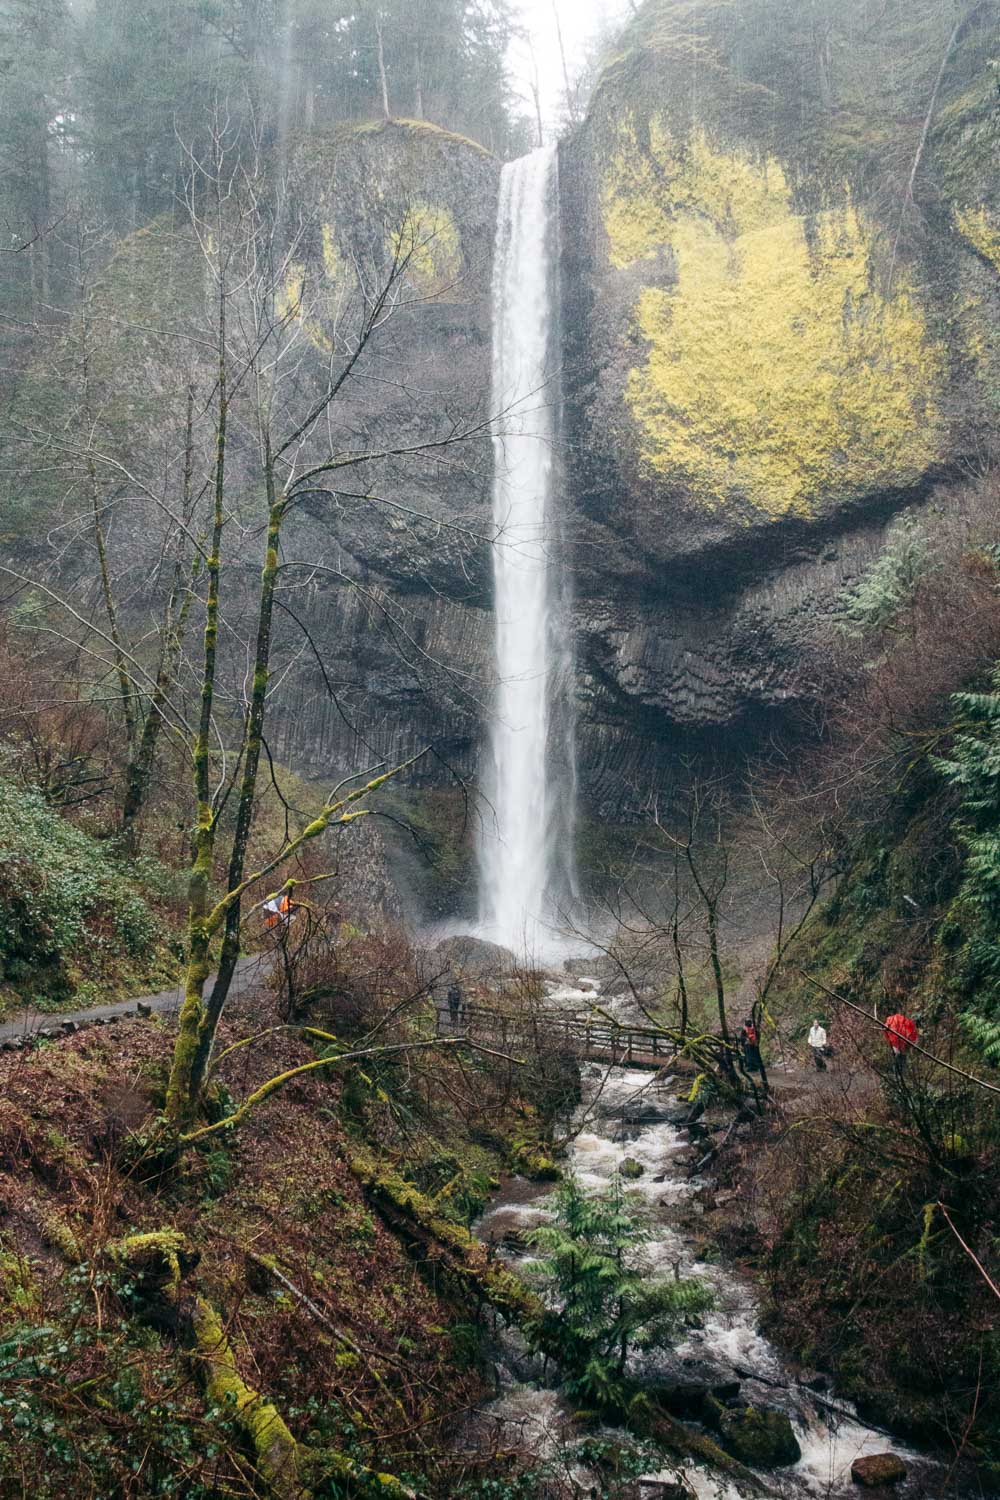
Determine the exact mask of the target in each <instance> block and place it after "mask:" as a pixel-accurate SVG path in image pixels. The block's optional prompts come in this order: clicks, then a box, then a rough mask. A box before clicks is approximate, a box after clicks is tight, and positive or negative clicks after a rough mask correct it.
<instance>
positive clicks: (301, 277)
mask: <svg viewBox="0 0 1000 1500" xmlns="http://www.w3.org/2000/svg"><path fill="white" fill-rule="evenodd" d="M325 259H326V241H325V237H324V261H325ZM328 302H329V297H328V295H326V293H325V289H319V291H318V292H317V293H316V294H315V295H313V293H312V290H311V286H310V282H309V278H308V276H307V274H306V270H305V267H304V266H302V265H300V264H299V263H298V262H297V261H295V262H292V264H290V265H289V267H288V271H287V274H286V276H285V280H284V282H283V283H282V285H281V286H279V287H278V289H277V291H276V293H275V298H274V310H275V314H276V316H277V318H278V321H279V323H280V324H283V325H284V327H285V328H286V329H290V328H291V327H292V326H293V325H296V324H297V325H298V327H299V328H301V330H302V332H303V333H304V334H305V336H306V338H307V339H308V340H309V342H310V343H311V344H312V345H314V346H315V348H317V349H319V350H320V352H321V353H323V354H332V353H333V338H332V337H331V335H330V333H328V332H327V326H328V324H329V322H330V321H331V318H330V309H329V307H328V306H327V304H328ZM324 313H325V314H326V316H325V317H324Z"/></svg>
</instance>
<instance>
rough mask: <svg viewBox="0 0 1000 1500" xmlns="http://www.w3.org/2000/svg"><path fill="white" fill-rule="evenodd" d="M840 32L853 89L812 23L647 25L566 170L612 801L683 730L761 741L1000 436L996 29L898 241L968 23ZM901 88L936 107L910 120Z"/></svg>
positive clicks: (599, 734)
mask: <svg viewBox="0 0 1000 1500" xmlns="http://www.w3.org/2000/svg"><path fill="white" fill-rule="evenodd" d="M829 9H830V14H831V16H833V15H834V13H835V12H836V15H835V17H834V19H833V20H832V21H831V35H830V37H829V38H828V41H829V45H830V46H831V47H832V48H833V50H834V52H836V54H837V59H838V60H837V63H836V66H835V68H834V69H833V72H832V73H828V70H827V68H826V63H825V61H823V59H822V57H820V52H821V51H822V49H821V48H819V49H818V43H815V37H813V38H812V39H810V38H809V37H807V36H806V35H805V32H804V31H803V30H802V28H801V25H800V23H801V21H802V16H803V14H804V13H803V12H802V9H801V7H796V6H794V5H793V6H789V7H787V14H786V11H785V9H783V7H782V6H781V5H774V4H773V3H768V4H765V3H764V0H743V3H741V4H740V5H739V6H732V5H728V4H723V3H721V0H707V3H705V4H699V5H698V6H694V5H690V4H686V3H683V0H649V3H648V4H647V5H645V6H644V7H643V8H642V12H641V14H640V16H639V17H638V18H637V19H636V20H635V22H634V23H633V24H632V26H631V27H630V28H629V29H628V30H627V31H626V33H625V36H624V38H623V41H622V45H621V48H620V51H619V53H618V54H617V55H616V56H615V57H614V58H613V59H612V60H611V62H610V63H609V64H608V66H607V68H606V71H605V74H604V77H603V79H602V81H601V83H600V85H599V87H598V89H597V92H596V95H595V98H594V101H593V103H592V106H591V110H590V113H589V116H588V119H587V121H586V123H585V124H584V126H583V128H582V129H581V130H580V131H579V132H578V133H577V135H576V136H575V137H574V138H573V139H571V140H570V141H569V142H568V143H566V144H565V145H564V147H563V151H562V161H561V168H562V197H563V203H562V216H563V245H564V266H563V287H564V297H563V304H564V305H563V322H564V342H565V369H566V386H567V397H568V400H567V412H566V424H567V435H568V444H567V447H568V452H569V454H570V470H571V472H570V493H571V496H572V500H573V506H574V512H575V514H574V528H573V530H574V538H575V545H574V555H573V566H574V574H575V582H576V589H575V597H576V611H577V619H578V626H579V632H580V641H581V665H582V676H583V682H582V695H583V700H584V725H583V730H582V734H581V747H582V750H583V754H584V756H585V758H586V760H587V764H586V765H585V766H584V768H583V769H584V777H585V780H586V781H587V782H588V783H590V784H593V785H594V786H595V791H596V795H597V799H598V800H599V801H602V803H603V802H604V801H605V799H607V801H608V802H609V801H610V797H611V795H612V786H611V783H612V781H613V778H614V772H615V768H618V769H620V768H621V767H622V765H623V764H625V765H626V767H635V768H636V769H638V770H640V771H643V770H654V769H655V760H656V756H657V754H659V755H660V757H661V759H662V757H663V755H664V753H665V750H666V752H667V753H669V744H667V745H666V746H664V743H663V742H664V741H665V740H667V739H668V737H672V738H673V739H674V740H675V741H676V739H677V735H678V731H680V732H682V733H685V732H686V733H690V732H691V731H692V730H693V731H700V730H704V729H706V728H708V729H714V728H721V727H727V728H729V729H732V728H739V727H743V728H745V729H746V730H747V731H749V732H750V733H751V734H752V733H753V732H754V730H755V728H762V727H764V726H765V724H766V723H767V722H771V723H773V721H774V719H775V717H778V718H780V717H781V716H782V715H783V714H784V713H785V712H786V711H787V709H788V707H789V706H790V705H793V704H795V703H799V702H802V701H804V700H806V701H807V700H808V699H809V698H810V697H811V695H812V694H813V693H815V692H816V690H817V676H818V675H821V673H818V672H817V668H821V667H822V661H819V662H817V661H816V660H815V659H814V653H815V651H816V641H817V627H818V626H819V625H821V624H822V622H823V620H824V619H825V618H826V617H828V616H829V614H830V612H831V609H832V607H833V605H834V601H835V600H836V598H837V596H838V594H839V593H840V592H841V591H842V589H843V587H844V585H845V584H846V583H850V582H852V581H853V580H854V578H856V577H857V575H858V573H859V572H860V571H861V570H862V569H864V568H865V567H866V566H867V564H868V562H869V561H870V559H871V558H872V556H873V554H874V552H875V551H876V549H877V547H878V546H879V544H880V540H881V536H882V531H883V527H884V525H885V522H886V520H887V519H888V518H889V517H890V516H891V515H893V514H894V513H895V512H897V511H898V510H899V509H900V508H902V507H903V506H905V505H908V504H914V503H916V504H921V503H923V501H924V500H925V499H926V498H927V495H928V492H929V490H930V488H931V486H932V485H933V484H934V483H935V481H936V480H937V479H939V478H940V476H942V475H947V474H949V473H954V472H956V470H957V466H958V464H959V463H960V461H961V460H962V458H963V457H965V456H967V455H968V454H969V453H970V452H971V451H972V450H973V449H974V447H975V446H976V444H977V443H978V442H980V441H982V440H984V439H986V440H987V441H988V440H989V435H991V434H992V432H993V430H994V429H995V426H996V402H995V399H994V396H993V395H992V394H991V392H992V391H994V390H995V385H996V377H997V371H996V368H995V365H996V359H997V355H996V346H995V340H992V339H991V338H990V337H989V334H988V332H987V330H988V327H989V324H990V322H991V320H995V317H996V314H997V311H998V310H1000V276H998V267H1000V219H998V218H997V217H996V215H995V213H994V211H993V210H992V209H988V208H987V207H986V206H985V205H987V204H990V203H993V202H995V199H996V187H997V180H996V178H997V167H996V161H995V156H994V154H993V153H992V150H991V147H990V146H989V144H988V136H989V129H988V123H987V122H988V111H989V96H990V84H989V77H990V67H989V58H990V46H989V32H988V28H987V26H986V23H985V21H984V22H983V26H982V27H979V26H978V25H972V26H970V27H969V28H968V29H967V31H966V32H964V33H963V34H962V36H961V38H960V42H959V45H958V46H957V47H956V49H955V52H954V55H953V57H952V59H951V63H950V65H949V69H948V72H947V77H946V82H945V87H944V92H943V95H942V98H941V106H940V113H939V116H938V119H937V121H936V129H935V130H934V132H933V133H932V136H931V139H930V143H929V146H928V148H927V150H926V151H925V154H924V157H923V159H922V163H921V174H920V179H919V189H918V194H917V196H918V198H919V199H920V208H921V214H916V215H915V216H914V219H913V221H912V222H911V221H910V220H909V219H907V220H906V221H905V222H904V223H903V225H902V228H901V227H900V219H899V190H898V189H895V190H894V188H893V185H892V182H891V181H890V169H889V166H888V162H889V160H890V159H891V158H892V156H893V153H895V152H898V153H899V159H901V160H912V159H913V156H914V153H915V151H916V149H917V141H918V138H919V122H920V121H921V120H922V118H923V114H924V113H925V111H926V98H927V94H926V90H925V89H924V86H923V83H922V82H919V83H918V82H917V81H916V80H917V79H923V77H924V74H925V71H926V72H929V73H930V75H931V76H933V74H934V72H935V70H936V69H937V67H938V66H939V64H940V60H941V57H942V56H943V54H944V51H945V47H946V45H947V43H948V37H949V32H950V30H951V27H952V25H953V20H952V19H951V18H948V17H945V16H943V15H942V16H940V17H937V18H935V17H930V16H927V17H925V19H924V21H923V22H921V24H919V25H917V26H916V27H912V28H902V27H900V26H899V25H897V24H895V22H893V21H892V20H891V19H889V18H888V16H887V17H886V18H885V25H884V26H883V27H881V29H880V27H879V25H876V26H875V28H874V30H873V29H872V27H871V24H870V23H871V16H870V13H869V12H868V11H866V10H865V7H864V5H863V0H845V3H844V4H843V5H842V6H841V7H830V8H829ZM862 11H865V15H866V16H867V20H866V21H865V24H863V25H862V24H860V22H859V24H858V25H857V26H855V22H856V21H859V18H860V17H861V15H862ZM848 33H851V34H852V35H853V36H854V38H855V40H854V42H853V43H852V45H851V46H847V45H846V44H845V38H846V37H847V35H848ZM859 39H861V40H859ZM817 49H818V50H817ZM817 57H819V61H816V63H815V67H812V66H811V65H809V61H808V60H809V59H810V58H813V60H814V61H815V60H816V58H817ZM890 63H891V65H892V66H891V67H890V66H889V64H890ZM896 69H899V70H904V69H913V70H914V71H913V74H912V79H913V82H912V83H899V84H898V85H897V84H893V85H892V88H891V89H888V92H889V93H891V94H892V97H891V98H888V97H887V84H886V79H887V77H888V75H889V73H890V72H894V71H895V70H896ZM821 76H822V78H823V80H824V82H823V85H822V87H820V86H819V84H818V83H817V79H818V78H819V77H821ZM907 90H912V98H911V97H910V94H909V93H908V92H907ZM901 96H903V97H901ZM918 96H919V98H920V99H923V100H924V103H923V104H920V103H919V102H918ZM914 121H916V122H918V124H917V126H916V128H914V126H913V122H914ZM921 216H922V224H921V227H920V231H919V232H918V231H917V225H916V219H917V218H921ZM931 268H933V272H932V274H931ZM939 499H940V500H941V501H942V502H943V503H944V505H945V506H947V505H948V503H949V499H948V486H947V484H946V486H945V489H944V490H943V491H940V492H939ZM657 730H659V733H657ZM639 740H645V741H646V742H647V744H648V743H649V742H650V741H652V742H653V748H652V749H651V750H646V751H645V753H644V752H643V750H642V749H640V748H639V746H638V744H637V743H636V742H637V741H639ZM657 741H659V742H660V743H659V745H657V743H656V742H657Z"/></svg>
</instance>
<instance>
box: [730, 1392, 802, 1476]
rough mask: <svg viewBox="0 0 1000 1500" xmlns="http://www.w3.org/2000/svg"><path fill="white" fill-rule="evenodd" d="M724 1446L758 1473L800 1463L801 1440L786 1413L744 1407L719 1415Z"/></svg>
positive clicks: (755, 1407) (762, 1408)
mask: <svg viewBox="0 0 1000 1500" xmlns="http://www.w3.org/2000/svg"><path fill="white" fill-rule="evenodd" d="M718 1429H719V1435H720V1437H721V1438H722V1442H723V1446H724V1447H725V1448H726V1449H727V1450H728V1452H730V1453H731V1454H732V1455H733V1457H734V1458H738V1459H739V1460H740V1462H741V1463H744V1464H748V1465H749V1466H750V1467H751V1468H754V1469H776V1468H782V1467H784V1466H785V1465H787V1464H795V1463H798V1461H799V1459H800V1458H801V1457H802V1449H801V1448H800V1447H799V1441H798V1438H797V1437H796V1436H795V1432H794V1429H793V1427H792V1424H791V1421H790V1420H789V1418H788V1417H786V1416H785V1414H784V1412H780V1411H768V1410H767V1409H766V1408H764V1407H760V1406H741V1407H739V1408H737V1409H736V1410H734V1411H729V1410H725V1409H724V1410H722V1411H720V1412H719V1415H718Z"/></svg>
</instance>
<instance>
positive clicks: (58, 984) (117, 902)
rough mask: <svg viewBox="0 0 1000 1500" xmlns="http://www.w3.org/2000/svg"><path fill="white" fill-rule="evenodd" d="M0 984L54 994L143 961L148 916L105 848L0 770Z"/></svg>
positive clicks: (149, 936)
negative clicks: (1, 874)
mask: <svg viewBox="0 0 1000 1500" xmlns="http://www.w3.org/2000/svg"><path fill="white" fill-rule="evenodd" d="M0 858H2V861H3V870H4V879H3V883H2V886H0V983H2V984H3V985H4V986H9V987H11V988H12V989H13V990H14V991H15V993H16V994H17V995H18V996H19V997H21V998H23V999H27V998H31V999H32V1000H35V1001H38V1000H42V1001H45V1000H50V1001H54V1000H59V999H62V998H64V997H65V996H66V995H67V994H68V993H69V992H70V991H71V990H72V988H73V986H74V984H75V983H79V982H80V981H81V980H84V981H86V980H91V981H93V982H94V983H95V984H97V985H100V983H101V982H102V981H103V980H104V979H106V978H110V977H111V976H112V974H113V973H115V972H116V971H118V970H120V968H121V966H122V965H123V964H127V963H128V962H129V961H134V960H137V959H138V958H140V956H141V957H143V958H144V959H147V958H148V956H149V954H150V952H151V950H152V948H153V945H154V939H155V936H156V924H155V922H154V918H153V915H152V913H151V911H150V909H149V907H148V906H147V905H146V902H145V901H144V900H143V898H142V897H141V895H139V893H138V892H137V891H136V889H135V885H134V882H133V881H132V880H131V879H130V878H129V876H128V875H127V874H126V873H125V872H124V871H123V870H122V869H120V868H119V866H118V865H117V864H116V863H115V861H114V859H113V858H112V856H111V854H110V853H109V852H108V850H107V849H106V848H105V847H104V846H103V845H102V844H100V843H98V842H97V840H95V839H94V838H92V837H91V836H90V835H89V834H87V833H86V832H84V831H83V830H82V829H81V828H78V827H76V826H75V825H74V824H72V823H70V822H67V821H66V820H65V819H64V818H62V817H60V815H59V814H58V813H57V812H56V811H54V810H53V808H51V807H50V806H49V805H48V804H47V803H46V801H45V799H44V798H43V797H42V794H41V793H40V792H39V791H38V790H37V789H35V788H34V787H24V786H22V785H20V784H19V783H17V782H16V781H13V780H11V779H9V778H8V777H6V776H3V775H0Z"/></svg>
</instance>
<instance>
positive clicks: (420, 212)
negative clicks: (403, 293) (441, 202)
mask: <svg viewBox="0 0 1000 1500" xmlns="http://www.w3.org/2000/svg"><path fill="white" fill-rule="evenodd" d="M386 250H387V253H388V254H389V256H390V257H391V258H392V259H393V260H398V261H399V262H401V263H402V262H405V267H404V271H403V274H404V278H405V280H406V282H407V283H408V285H409V287H410V288H411V289H412V291H414V292H416V294H417V295H418V296H420V297H445V296H446V297H448V299H449V300H452V301H454V300H457V297H458V293H459V288H458V282H459V281H460V280H461V277H462V242H461V238H460V236H459V233H458V228H457V227H456V224H455V220H454V219H453V218H452V216H451V214H450V213H449V212H448V210H447V209H446V208H443V207H441V206H435V205H433V204H430V203H422V202H416V203H412V204H411V205H410V206H409V208H408V210H407V212H406V214H405V215H404V217H403V219H402V222H401V223H400V224H398V225H397V226H396V227H395V228H393V229H392V230H390V232H389V235H388V238H387V244H386Z"/></svg>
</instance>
